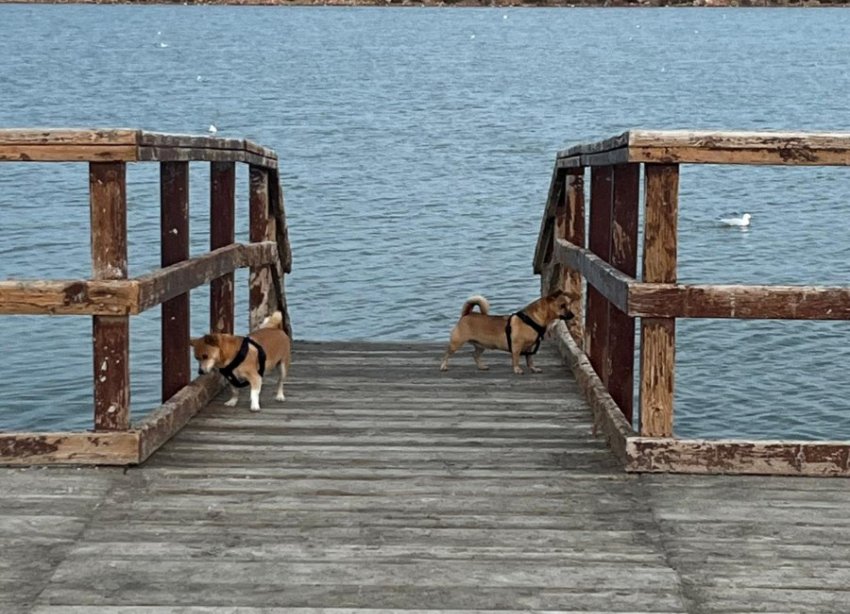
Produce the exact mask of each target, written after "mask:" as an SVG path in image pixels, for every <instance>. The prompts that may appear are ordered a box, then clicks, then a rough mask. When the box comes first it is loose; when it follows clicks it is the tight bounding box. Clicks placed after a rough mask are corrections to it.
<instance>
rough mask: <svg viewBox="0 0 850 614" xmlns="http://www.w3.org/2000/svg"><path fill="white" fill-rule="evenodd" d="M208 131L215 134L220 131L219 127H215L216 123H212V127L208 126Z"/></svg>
mask: <svg viewBox="0 0 850 614" xmlns="http://www.w3.org/2000/svg"><path fill="white" fill-rule="evenodd" d="M207 132H209V133H210V134H215V133H216V132H218V128H216V127H215V124H210V127H209V128H207Z"/></svg>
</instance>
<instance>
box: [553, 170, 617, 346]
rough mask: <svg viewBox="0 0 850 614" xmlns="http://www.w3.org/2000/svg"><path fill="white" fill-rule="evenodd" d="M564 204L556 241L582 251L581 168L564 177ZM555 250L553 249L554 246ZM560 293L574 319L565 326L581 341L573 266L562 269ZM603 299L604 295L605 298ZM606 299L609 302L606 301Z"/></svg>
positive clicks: (579, 293) (580, 302)
mask: <svg viewBox="0 0 850 614" xmlns="http://www.w3.org/2000/svg"><path fill="white" fill-rule="evenodd" d="M566 182H567V184H566V190H567V192H566V201H565V203H564V205H565V207H564V210H563V212H562V213H563V215H562V216H560V215H559V216H558V219H557V222H558V225H557V232H556V238H557V239H564V240H566V241H567V242H569V243H571V244H573V245H575V246H578V247H581V248H583V247H584V246H585V236H584V235H585V229H584V225H585V211H584V167H581V168H575V169H570V170H569V171H568V172H567V177H566ZM554 247H555V248H557V246H554ZM562 275H563V279H562V284H563V289H564V292H566V293H567V296H568V297H569V298H570V311H571V312H572V313H573V315H574V316H575V317H573V319H572V320H570V322H569V323H568V325H567V326H568V327H569V329H570V333H571V334H572V336H573V339H576V340H580V339H583V338H584V282H583V280H582V275H583V273H582V272H581V270H578V269H576V268H575V267H572V268H570V267H563V268H562ZM605 296H606V298H607V296H608V295H607V294H606V295H605ZM609 300H610V299H609Z"/></svg>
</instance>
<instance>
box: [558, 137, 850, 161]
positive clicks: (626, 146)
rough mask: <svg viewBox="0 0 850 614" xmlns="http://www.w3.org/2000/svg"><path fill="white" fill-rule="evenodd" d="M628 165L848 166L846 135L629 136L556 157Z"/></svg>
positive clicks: (849, 150) (849, 143)
mask: <svg viewBox="0 0 850 614" xmlns="http://www.w3.org/2000/svg"><path fill="white" fill-rule="evenodd" d="M630 162H631V163H634V162H650V163H662V164H673V163H682V164H685V163H694V164H701V163H702V164H772V165H823V166H827V165H838V166H847V165H850V133H793V132H784V133H783V132H708V131H677V130H668V131H664V130H662V131H645V130H632V131H629V132H625V133H623V134H620V135H618V136H615V137H613V138H610V139H605V140H603V141H599V142H594V143H585V144H581V145H575V146H573V147H570V148H568V149H566V150H563V151H561V152H559V153H558V165H559V166H563V167H569V166H578V165H584V166H606V165H611V164H624V163H630Z"/></svg>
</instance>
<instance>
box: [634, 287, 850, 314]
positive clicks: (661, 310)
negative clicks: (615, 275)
mask: <svg viewBox="0 0 850 614" xmlns="http://www.w3.org/2000/svg"><path fill="white" fill-rule="evenodd" d="M628 312H629V314H630V315H632V316H638V317H659V318H665V317H667V318H672V317H676V318H735V319H771V320H847V319H850V288H841V287H825V286H744V285H721V284H713V285H681V284H641V283H637V284H632V285H631V286H630V287H629V297H628Z"/></svg>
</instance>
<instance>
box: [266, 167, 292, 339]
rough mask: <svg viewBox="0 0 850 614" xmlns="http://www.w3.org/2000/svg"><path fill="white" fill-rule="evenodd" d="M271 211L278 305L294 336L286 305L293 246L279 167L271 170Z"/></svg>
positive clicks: (274, 277) (284, 321)
mask: <svg viewBox="0 0 850 614" xmlns="http://www.w3.org/2000/svg"><path fill="white" fill-rule="evenodd" d="M269 211H270V213H271V215H272V217H273V218H274V219H275V224H274V231H275V238H276V240H277V253H278V259H279V261H280V268H279V269H278V270H277V271H276V274H275V275H273V281H274V286H275V294H276V295H277V301H278V307H279V309H280V310H281V311H282V312H283V329H284V330H285V331H286V334H287V335H289V337H290V338H292V323H291V322H290V321H289V309H288V308H287V305H286V277H285V275H286V273H291V272H292V247H291V246H290V245H289V228H288V227H287V225H286V207H285V206H284V204H283V189H282V188H281V186H280V173H279V172H278V170H277V169H272V170H270V171H269Z"/></svg>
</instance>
